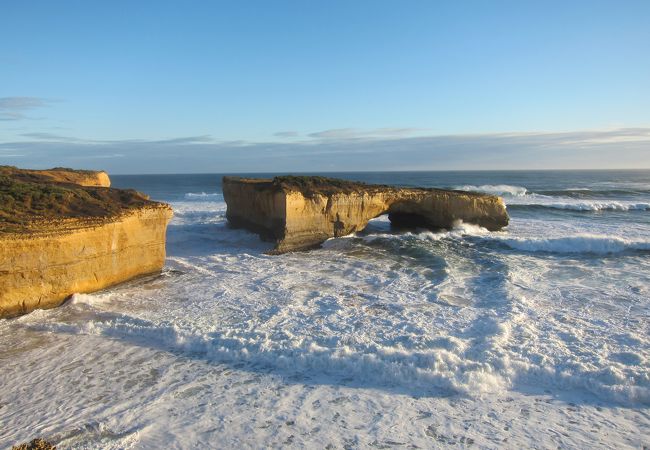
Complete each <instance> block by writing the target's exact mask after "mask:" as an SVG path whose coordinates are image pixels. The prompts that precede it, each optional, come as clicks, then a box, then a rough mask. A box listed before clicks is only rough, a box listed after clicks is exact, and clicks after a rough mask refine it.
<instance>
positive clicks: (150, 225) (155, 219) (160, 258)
mask: <svg viewBox="0 0 650 450" xmlns="http://www.w3.org/2000/svg"><path fill="white" fill-rule="evenodd" d="M29 175H30V176H31V175H33V174H29ZM29 179H30V181H25V179H24V178H21V177H20V176H17V177H12V176H0V287H1V289H0V317H11V316H14V315H18V314H22V313H26V312H29V311H32V310H33V309H36V308H51V307H54V306H57V305H59V304H61V303H62V302H63V301H65V299H66V298H68V297H69V296H70V295H71V294H73V293H76V292H92V291H95V290H98V289H102V288H105V287H108V286H111V285H113V284H116V283H120V282H123V281H126V280H129V279H131V278H134V277H137V276H140V275H145V274H149V273H154V272H157V271H159V270H160V269H161V268H162V266H163V264H164V260H165V233H166V229H167V223H168V222H169V220H170V218H171V216H172V211H171V208H170V207H169V206H168V205H166V204H162V203H158V202H153V201H149V200H148V199H147V198H146V197H145V196H143V195H142V194H140V193H138V192H136V191H131V190H120V189H110V188H99V187H81V186H73V185H71V184H69V183H54V182H51V181H49V180H50V179H51V178H49V177H47V175H45V176H42V177H41V178H39V179H33V178H29Z"/></svg>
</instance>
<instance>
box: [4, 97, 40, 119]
mask: <svg viewBox="0 0 650 450" xmlns="http://www.w3.org/2000/svg"><path fill="white" fill-rule="evenodd" d="M51 102H52V101H51V100H47V99H44V98H39V97H0V120H22V119H27V118H28V117H27V116H26V115H25V114H24V111H28V110H32V109H36V108H43V107H45V106H48V104H50V103H51Z"/></svg>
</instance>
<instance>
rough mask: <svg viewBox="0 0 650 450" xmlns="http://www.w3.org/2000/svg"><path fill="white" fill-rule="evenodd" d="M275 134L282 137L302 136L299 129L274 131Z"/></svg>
mask: <svg viewBox="0 0 650 450" xmlns="http://www.w3.org/2000/svg"><path fill="white" fill-rule="evenodd" d="M273 136H276V137H282V138H294V137H298V136H300V133H298V132H297V131H278V132H277V133H274V134H273Z"/></svg>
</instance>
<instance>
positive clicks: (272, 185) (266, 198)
mask: <svg viewBox="0 0 650 450" xmlns="http://www.w3.org/2000/svg"><path fill="white" fill-rule="evenodd" d="M223 194H224V199H225V201H226V204H227V205H228V209H227V213H226V216H227V218H228V221H229V223H230V224H231V225H232V226H234V227H243V228H247V229H249V230H252V231H255V232H257V233H259V234H260V236H261V237H262V238H263V239H265V240H270V241H273V242H275V249H274V250H273V253H284V252H288V251H293V250H301V249H307V248H312V247H317V246H318V245H320V244H321V243H322V242H324V241H325V240H327V239H329V238H331V237H339V236H345V235H347V234H350V233H353V232H355V231H361V230H363V229H364V228H365V227H366V225H367V224H368V221H369V220H371V219H373V218H375V217H378V216H380V215H382V214H388V217H389V219H390V221H391V222H392V223H393V224H394V225H397V226H417V227H422V228H428V229H448V228H451V227H452V226H453V225H454V223H455V222H457V221H459V220H460V221H463V222H467V223H472V224H476V225H480V226H482V227H484V228H487V229H488V230H492V231H494V230H499V229H501V228H503V227H504V226H506V225H507V224H508V220H509V218H508V214H507V212H506V207H505V204H504V203H503V200H502V199H501V198H499V197H496V196H493V195H487V194H479V193H474V192H465V191H451V190H444V189H424V188H399V187H393V186H383V185H371V184H364V183H357V182H351V181H346V180H338V179H332V178H324V177H294V176H286V177H275V178H273V179H272V180H271V179H255V178H238V177H224V179H223Z"/></svg>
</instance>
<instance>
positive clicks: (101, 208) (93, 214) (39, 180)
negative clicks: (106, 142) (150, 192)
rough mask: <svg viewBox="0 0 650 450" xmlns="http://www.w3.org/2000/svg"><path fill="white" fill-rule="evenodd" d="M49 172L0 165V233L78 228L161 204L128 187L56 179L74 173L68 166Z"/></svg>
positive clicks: (161, 205) (160, 205)
mask: <svg viewBox="0 0 650 450" xmlns="http://www.w3.org/2000/svg"><path fill="white" fill-rule="evenodd" d="M52 172H53V173H54V175H53V176H52V173H50V171H33V170H22V169H17V168H15V167H7V166H0V234H1V233H21V234H22V233H33V232H42V231H47V230H55V229H57V228H60V227H62V226H63V227H71V226H77V227H78V226H82V225H84V224H88V225H90V224H93V223H97V222H102V221H105V220H107V219H110V218H113V217H116V216H118V215H120V214H122V213H125V212H127V211H128V210H132V209H137V208H142V207H145V206H152V207H164V204H162V203H158V202H153V201H151V200H149V199H148V197H147V196H146V195H144V194H141V193H139V192H137V191H134V190H131V189H128V190H124V189H113V188H106V187H88V186H80V185H78V184H74V183H72V182H67V181H57V180H60V179H61V178H60V173H61V172H66V173H74V172H75V171H71V170H69V169H54V170H53V171H52ZM82 173H83V172H82ZM68 178H74V176H69V177H68Z"/></svg>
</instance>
